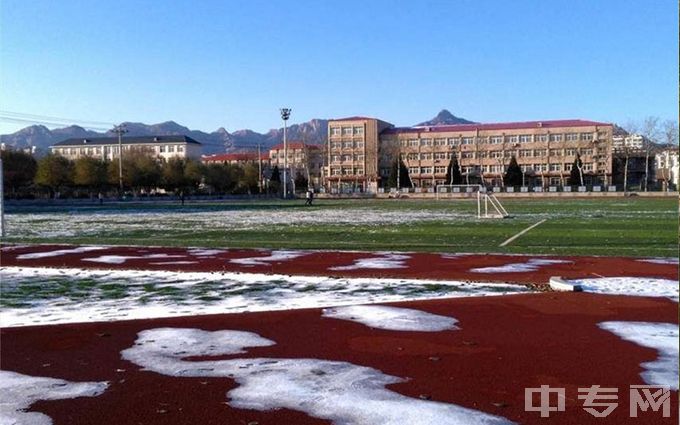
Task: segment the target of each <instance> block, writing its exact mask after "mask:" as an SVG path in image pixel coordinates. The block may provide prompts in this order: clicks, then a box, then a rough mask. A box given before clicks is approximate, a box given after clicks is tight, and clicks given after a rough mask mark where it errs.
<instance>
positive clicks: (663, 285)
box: [569, 277, 680, 302]
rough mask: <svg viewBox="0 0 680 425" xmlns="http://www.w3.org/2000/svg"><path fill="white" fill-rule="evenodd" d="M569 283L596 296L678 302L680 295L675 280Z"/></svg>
mask: <svg viewBox="0 0 680 425" xmlns="http://www.w3.org/2000/svg"><path fill="white" fill-rule="evenodd" d="M569 282H570V283H574V284H580V285H581V287H582V288H583V291H585V292H594V293H598V294H609V295H630V296H637V297H667V298H669V299H671V300H673V301H675V302H678V296H679V294H680V285H679V284H678V281H677V280H669V279H658V278H653V277H600V278H588V279H574V280H570V281H569Z"/></svg>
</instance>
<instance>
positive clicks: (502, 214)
mask: <svg viewBox="0 0 680 425" xmlns="http://www.w3.org/2000/svg"><path fill="white" fill-rule="evenodd" d="M435 194H436V196H437V199H438V200H439V199H461V198H463V199H471V198H472V199H475V200H476V202H477V218H507V217H509V214H508V212H507V211H506V210H505V208H504V207H503V205H502V204H501V202H500V201H499V200H498V198H496V195H494V194H493V193H488V192H487V191H486V187H484V186H482V185H480V184H440V185H437V187H436V189H435Z"/></svg>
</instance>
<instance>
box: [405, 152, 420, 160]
mask: <svg viewBox="0 0 680 425" xmlns="http://www.w3.org/2000/svg"><path fill="white" fill-rule="evenodd" d="M406 159H408V160H409V161H417V160H418V154H417V153H410V154H408V155H406Z"/></svg>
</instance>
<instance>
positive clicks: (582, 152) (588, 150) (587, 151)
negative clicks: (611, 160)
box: [581, 148, 593, 155]
mask: <svg viewBox="0 0 680 425" xmlns="http://www.w3.org/2000/svg"><path fill="white" fill-rule="evenodd" d="M592 154H593V150H592V149H591V148H588V149H581V155H592Z"/></svg>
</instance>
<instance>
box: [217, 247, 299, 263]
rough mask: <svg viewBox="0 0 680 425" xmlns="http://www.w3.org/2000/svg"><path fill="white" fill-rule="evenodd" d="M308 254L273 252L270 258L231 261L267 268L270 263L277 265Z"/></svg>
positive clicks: (248, 258)
mask: <svg viewBox="0 0 680 425" xmlns="http://www.w3.org/2000/svg"><path fill="white" fill-rule="evenodd" d="M306 254H307V253H306V252H304V251H284V250H281V251H272V252H271V253H270V254H269V255H268V256H262V257H247V258H237V259H234V260H230V261H231V262H232V263H234V264H240V265H242V266H266V265H268V264H270V263H275V262H278V261H288V260H293V259H295V258H299V257H302V256H303V255H306Z"/></svg>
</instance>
